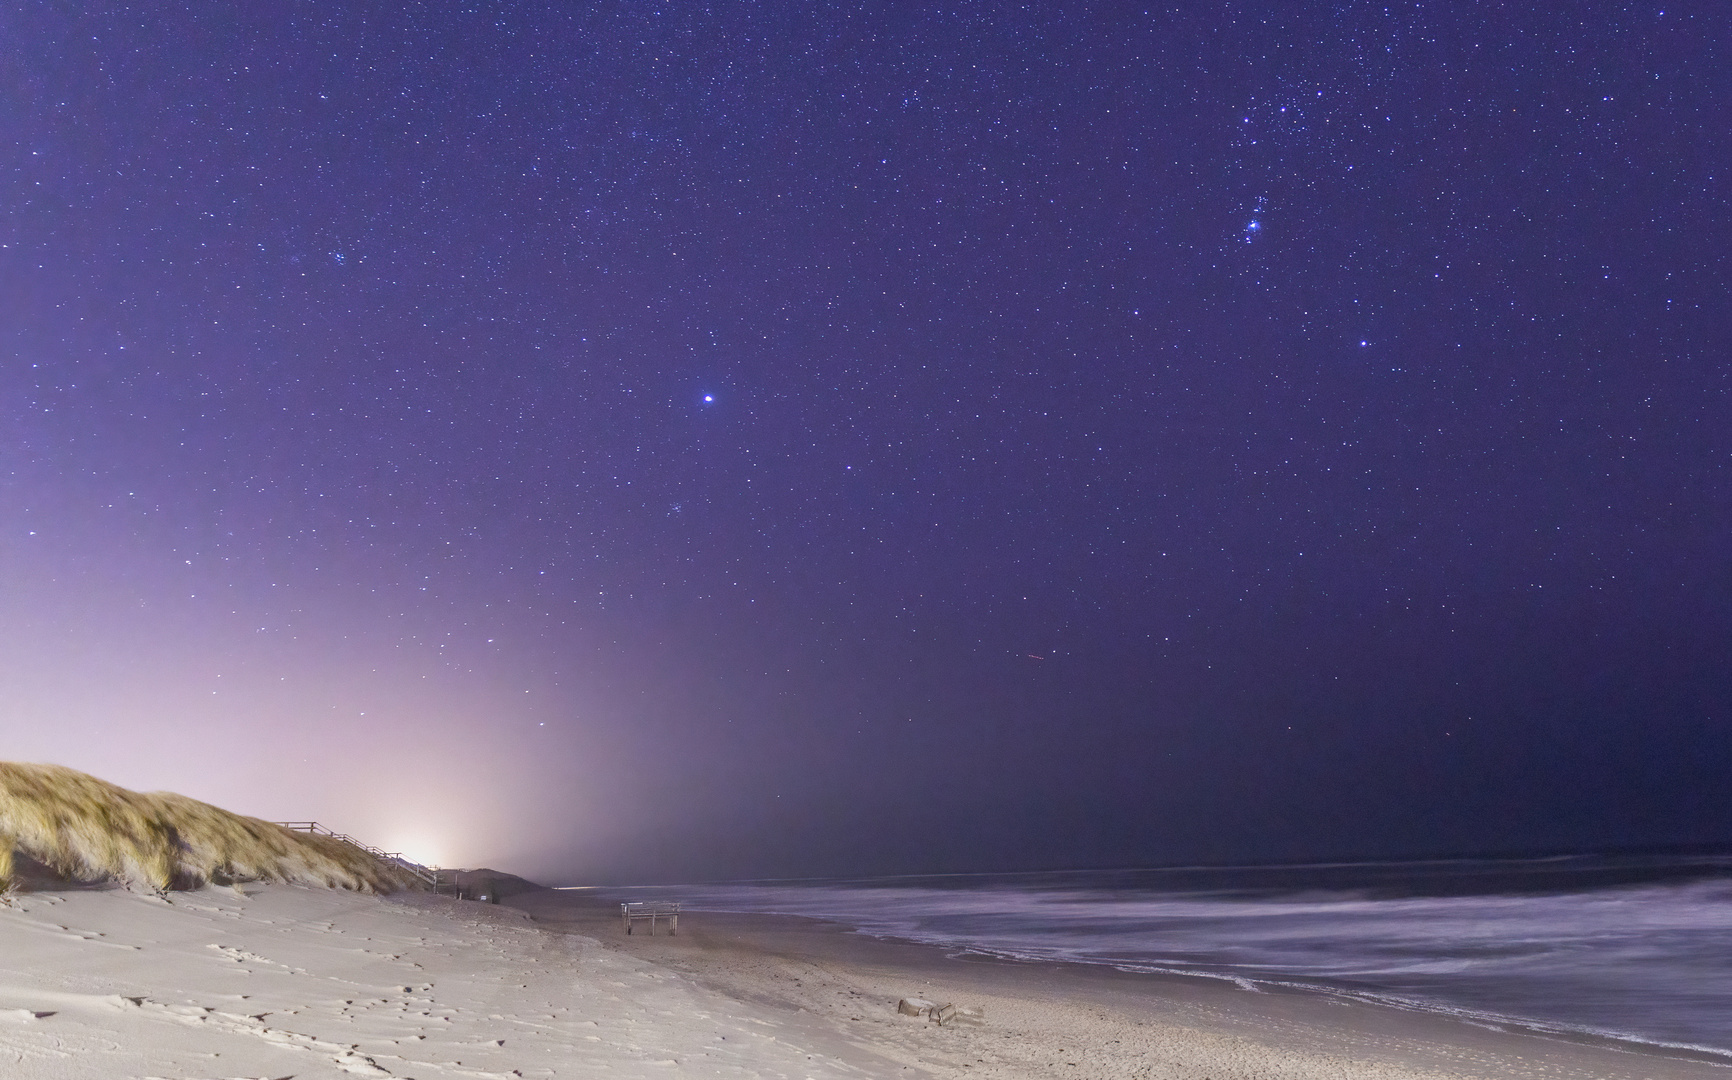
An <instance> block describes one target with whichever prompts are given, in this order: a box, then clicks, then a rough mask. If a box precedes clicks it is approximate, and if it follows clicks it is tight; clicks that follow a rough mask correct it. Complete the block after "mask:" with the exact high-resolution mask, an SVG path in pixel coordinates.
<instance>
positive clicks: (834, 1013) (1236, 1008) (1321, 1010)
mask: <svg viewBox="0 0 1732 1080" xmlns="http://www.w3.org/2000/svg"><path fill="white" fill-rule="evenodd" d="M507 903H508V904H512V905H514V906H517V907H519V908H521V909H522V910H525V911H527V912H529V913H531V914H532V915H533V917H534V918H535V919H536V920H537V922H538V924H540V925H543V926H546V927H549V928H554V929H559V930H563V931H567V932H572V933H578V934H583V935H588V936H591V937H593V938H594V939H595V940H597V941H599V942H600V943H601V944H602V946H603V947H604V948H605V949H606V950H608V951H609V952H611V953H614V954H618V955H629V956H633V957H636V958H640V959H645V960H650V961H652V962H654V963H657V964H659V965H663V966H665V967H668V968H670V969H672V970H675V971H678V972H680V973H682V974H684V975H687V976H689V977H690V978H692V979H693V980H694V981H695V982H697V983H698V984H699V985H700V986H703V987H705V988H708V989H712V990H715V991H718V992H720V993H722V994H724V995H726V996H727V997H729V998H732V999H734V1000H735V1001H738V1002H740V1003H742V1005H745V1006H748V1007H750V1008H751V1009H752V1010H753V1012H754V1014H755V1015H757V1016H759V1017H761V1018H764V1019H777V1020H780V1021H783V1022H785V1023H788V1024H790V1025H800V1024H804V1029H805V1031H806V1032H807V1034H806V1035H805V1038H806V1039H807V1045H812V1046H816V1047H821V1048H823V1050H824V1051H825V1052H827V1053H831V1054H834V1055H835V1056H836V1057H838V1058H839V1059H841V1060H844V1061H851V1062H853V1063H856V1064H859V1065H861V1067H864V1068H867V1069H868V1070H869V1071H872V1070H873V1068H874V1066H873V1064H872V1062H873V1061H874V1060H875V1059H881V1060H888V1061H891V1062H894V1063H895V1064H896V1065H897V1066H898V1067H899V1068H900V1070H901V1073H900V1074H901V1075H932V1076H942V1077H991V1078H1002V1080H1021V1078H1036V1077H1063V1076H1076V1077H1107V1078H1117V1077H1124V1078H1131V1077H1150V1078H1161V1080H1168V1078H1171V1080H1204V1078H1209V1080H1241V1078H1242V1080H1253V1078H1257V1080H1263V1078H1291V1080H1312V1078H1317V1080H1322V1078H1331V1080H1341V1078H1357V1077H1365V1078H1368V1080H1369V1078H1373V1077H1376V1078H1403V1080H1405V1078H1415V1080H1417V1078H1422V1077H1426V1078H1444V1077H1452V1078H1466V1077H1475V1078H1486V1080H1495V1078H1518V1080H1519V1078H1527V1077H1533V1078H1540V1077H1545V1078H1588V1077H1601V1078H1617V1080H1624V1078H1630V1080H1635V1078H1649V1080H1662V1078H1668V1080H1670V1078H1677V1080H1682V1078H1686V1077H1721V1078H1723V1077H1726V1076H1728V1075H1732V1070H1729V1069H1727V1068H1725V1067H1723V1066H1720V1065H1716V1064H1712V1063H1709V1062H1706V1061H1692V1060H1685V1059H1681V1058H1670V1057H1659V1056H1653V1055H1649V1054H1646V1053H1631V1052H1629V1051H1628V1050H1626V1049H1623V1048H1621V1047H1614V1046H1610V1045H1594V1044H1591V1043H1579V1042H1570V1041H1563V1040H1558V1039H1552V1038H1542V1037H1537V1036H1534V1035H1530V1034H1526V1033H1513V1032H1504V1031H1496V1030H1491V1029H1488V1028H1484V1027H1478V1026H1474V1025H1471V1024H1467V1023H1462V1022H1458V1021H1454V1020H1451V1019H1448V1018H1445V1017H1440V1016H1433V1015H1425V1014H1418V1013H1411V1012H1405V1011H1402V1010H1397V1009H1391V1008H1384V1007H1379V1006H1374V1005H1366V1004H1362V1003H1356V1002H1347V1001H1342V1000H1339V999H1334V998H1329V997H1324V996H1321V995H1316V994H1309V993H1297V992H1296V993H1254V992H1247V991H1244V990H1241V989H1238V988H1237V987H1234V986H1233V985H1231V984H1229V983H1225V982H1219V981H1215V980H1208V979H1196V978H1185V977H1180V976H1150V975H1132V974H1125V973H1120V972H1116V971H1113V970H1111V969H1107V968H1096V967H1088V966H1083V965H1074V964H1042V963H1013V962H1006V961H1001V960H995V959H990V958H986V957H980V956H951V955H948V954H947V953H946V952H945V951H944V950H941V949H938V948H935V947H932V946H927V945H920V944H914V943H907V942H896V941H884V940H878V939H874V938H869V937H865V936H863V935H860V934H855V933H851V932H848V930H847V929H846V928H845V927H841V926H838V925H835V924H832V923H826V922H822V921H818V920H812V919H803V918H798V917H792V916H762V915H734V914H706V913H694V914H690V915H687V916H684V917H682V920H681V924H680V934H679V936H678V937H669V936H658V937H654V938H651V937H646V936H642V935H641V933H634V934H633V935H632V936H630V937H627V936H625V935H624V934H623V933H622V932H621V930H620V928H619V920H618V916H617V908H615V907H614V906H613V905H611V904H608V903H605V902H602V901H600V900H599V898H590V897H588V896H586V894H584V893H582V892H574V891H544V892H537V893H530V894H525V895H523V896H518V897H514V898H511V899H509V900H507ZM905 996H919V997H922V998H925V999H927V1000H931V1001H935V1002H940V1003H943V1002H954V1003H955V1004H957V1005H959V1006H963V1007H967V1008H972V1009H977V1010H979V1011H980V1012H981V1013H982V1019H983V1021H984V1022H982V1023H978V1024H974V1023H966V1022H965V1023H952V1024H950V1025H947V1026H944V1027H940V1026H938V1025H936V1024H931V1023H926V1022H922V1021H919V1020H915V1019H910V1018H908V1017H904V1016H900V1015H898V1014H897V1013H896V1011H895V1004H896V1001H897V1000H898V999H899V998H901V997H905ZM850 1051H853V1052H854V1053H859V1054H868V1055H869V1057H865V1058H861V1057H855V1056H852V1055H851V1053H850ZM881 1075H891V1074H888V1073H882V1074H881Z"/></svg>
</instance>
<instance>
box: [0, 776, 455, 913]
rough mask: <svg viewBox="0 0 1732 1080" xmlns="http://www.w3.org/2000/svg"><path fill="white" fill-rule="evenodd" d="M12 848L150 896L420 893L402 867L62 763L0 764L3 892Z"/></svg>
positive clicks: (34, 861)
mask: <svg viewBox="0 0 1732 1080" xmlns="http://www.w3.org/2000/svg"><path fill="white" fill-rule="evenodd" d="M15 850H16V851H17V852H21V853H22V854H23V855H24V856H25V858H26V859H28V860H30V864H31V866H32V868H47V869H48V870H50V871H51V872H52V873H53V875H54V876H57V877H62V878H68V879H73V880H83V881H118V882H121V883H124V884H127V885H131V886H134V887H138V888H146V889H151V890H155V891H157V892H167V891H168V890H171V889H189V888H198V887H199V886H201V885H204V884H205V883H207V882H211V881H216V882H220V883H228V882H234V881H282V882H290V883H294V884H301V885H322V886H325V887H327V888H342V889H355V890H359V891H362V892H380V893H385V892H394V891H396V890H398V889H417V888H420V887H421V882H420V881H419V879H417V878H416V877H415V876H414V875H412V874H410V873H408V872H407V871H405V870H403V869H402V868H400V867H397V866H393V865H391V864H390V863H387V862H384V861H382V860H380V859H376V858H374V857H373V856H372V855H370V854H368V853H367V852H365V851H363V850H361V849H360V848H358V847H354V846H353V845H350V844H345V843H343V842H342V841H340V840H335V839H332V838H330V837H326V836H312V835H309V834H307V833H299V832H291V831H290V830H288V829H285V828H283V827H282V826H280V825H275V824H272V823H271V822H269V821H261V820H259V819H258V818H251V817H245V816H243V815H240V814H234V813H230V812H229V811H227V810H223V809H220V808H218V807H215V806H212V805H210V804H209V803H202V802H199V801H198V800H196V799H189V798H187V797H186V796H184V795H175V794H173V793H171V792H165V791H158V792H151V793H149V794H144V793H140V792H136V791H128V790H127V789H125V788H123V787H118V786H116V785H114V784H110V783H108V782H107V781H105V780H99V779H97V778H96V777H94V776H90V775H88V774H86V773H81V772H77V771H76V770H73V769H68V768H65V767H64V766H60V765H26V764H19V763H16V762H9V761H0V892H5V891H6V890H8V889H10V888H12V887H13V886H14V885H15V884H16V882H15V881H14V876H15V867H14V852H15Z"/></svg>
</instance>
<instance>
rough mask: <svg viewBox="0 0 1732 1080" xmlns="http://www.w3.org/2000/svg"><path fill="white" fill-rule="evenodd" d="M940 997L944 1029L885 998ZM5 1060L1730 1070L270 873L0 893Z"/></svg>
mask: <svg viewBox="0 0 1732 1080" xmlns="http://www.w3.org/2000/svg"><path fill="white" fill-rule="evenodd" d="M911 996H918V997H923V998H927V999H929V1000H932V1001H936V1002H940V1003H955V1004H956V1005H958V1006H961V1007H963V1008H965V1009H966V1010H968V1011H971V1012H974V1013H977V1014H978V1015H977V1016H974V1017H963V1018H961V1019H959V1020H956V1021H952V1022H951V1023H949V1024H946V1025H944V1026H939V1025H937V1024H933V1023H930V1022H928V1021H926V1020H924V1019H920V1018H916V1017H909V1016H903V1015H901V1014H899V1013H898V1012H897V1011H896V1003H897V1000H898V999H899V998H903V997H911ZM0 1074H3V1075H6V1076H8V1077H11V1076H18V1077H27V1078H36V1077H43V1078H62V1077H65V1078H86V1077H88V1078H97V1077H102V1078H110V1077H162V1078H176V1080H193V1078H217V1077H270V1078H287V1077H297V1078H309V1077H345V1076H371V1077H416V1078H420V1080H435V1078H444V1077H451V1078H456V1077H469V1078H474V1077H589V1076H624V1077H633V1076H667V1075H681V1076H685V1075H690V1076H701V1077H763V1078H777V1077H813V1078H822V1077H879V1076H936V1077H965V1076H966V1077H996V1078H1007V1080H1008V1078H1022V1077H1030V1078H1032V1077H1062V1076H1076V1077H1106V1078H1115V1077H1125V1078H1130V1077H1149V1078H1172V1080H1205V1078H1207V1080H1240V1078H1244V1080H1251V1078H1258V1080H1266V1078H1294V1080H1310V1078H1325V1077H1327V1078H1332V1080H1336V1078H1339V1080H1350V1078H1356V1077H1366V1078H1371V1077H1378V1078H1398V1080H1405V1078H1415V1080H1417V1078H1446V1077H1455V1078H1465V1077H1478V1078H1487V1080H1491V1078H1526V1077H1533V1078H1540V1077H1544V1078H1548V1080H1566V1078H1577V1077H1579V1078H1589V1077H1604V1078H1631V1080H1635V1078H1650V1080H1671V1078H1678V1080H1682V1078H1687V1077H1709V1076H1713V1077H1725V1076H1727V1075H1728V1070H1727V1069H1725V1068H1723V1067H1718V1066H1715V1065H1711V1064H1708V1063H1705V1062H1692V1061H1688V1060H1681V1059H1674V1058H1663V1057H1658V1056H1650V1055H1646V1054H1634V1053H1628V1052H1624V1051H1621V1050H1618V1049H1614V1048H1610V1047H1604V1046H1594V1045H1588V1044H1578V1043H1571V1042H1564V1041H1558V1040H1552V1039H1541V1038H1536V1037H1532V1036H1528V1035H1522V1034H1511V1033H1503V1032H1497V1031H1491V1030H1486V1029H1482V1028H1476V1027H1472V1026H1470V1025H1467V1024H1460V1023H1455V1022H1452V1021H1449V1020H1447V1019H1443V1018H1437V1017H1430V1016H1422V1015H1415V1014H1409V1013H1403V1012H1399V1011H1395V1010H1390V1009H1383V1008H1379V1007H1374V1006H1366V1005H1350V1004H1344V1003H1340V1002H1336V1001H1333V1000H1330V999H1327V998H1322V997H1318V996H1315V995H1308V994H1257V993H1248V992H1245V991H1242V990H1238V989H1235V988H1233V987H1231V986H1229V985H1226V984H1214V983H1210V982H1208V981H1205V980H1194V979H1184V978H1151V977H1146V976H1130V975H1123V974H1119V973H1115V972H1112V971H1107V970H1093V969H1086V968H1078V967H1075V966H1072V965H1055V964H1017V963H1005V962H1000V961H989V960H985V959H984V958H978V957H977V958H972V959H970V958H966V957H963V958H957V957H949V956H946V955H945V954H944V953H943V952H942V951H940V950H936V949H932V948H929V947H925V946H918V945H912V944H904V943H898V942H888V941H878V940H874V939H870V938H865V937H862V936H860V935H857V934H852V933H848V932H846V931H845V930H844V929H843V928H841V927H837V926H835V925H832V924H827V923H822V922H816V921H813V920H805V919H795V918H781V917H769V916H740V915H719V914H702V913H691V914H688V915H686V916H685V917H684V918H683V919H682V921H681V926H680V934H679V935H678V936H677V937H672V936H667V935H665V934H663V935H660V936H655V937H649V936H646V935H642V934H634V935H632V936H630V937H627V936H626V935H625V934H624V933H623V932H622V931H621V929H620V925H619V921H618V917H617V908H615V907H614V906H613V905H612V904H611V903H609V902H606V901H603V900H601V899H599V898H597V897H594V896H592V895H589V894H585V893H581V892H554V891H541V892H534V893H527V894H524V895H521V896H516V897H511V898H510V899H508V901H507V902H506V904H505V905H501V906H493V905H485V904H478V903H471V902H458V901H453V900H451V899H449V898H434V897H428V896H424V895H409V896H398V897H387V898H379V897H373V896H366V895H359V894H355V893H348V892H342V891H332V890H323V889H313V888H306V887H298V886H286V885H271V886H263V885H248V886H244V887H243V888H241V889H238V890H237V889H230V888H206V889H202V890H198V891H196V892H190V893H177V894H172V895H171V898H170V899H168V900H163V899H160V898H157V897H155V896H152V895H149V894H140V893H136V892H130V891H127V890H124V889H112V888H111V889H68V890H63V891H59V892H41V893H27V894H22V895H18V896H14V897H13V898H11V901H10V904H9V905H8V906H7V907H5V908H3V909H0Z"/></svg>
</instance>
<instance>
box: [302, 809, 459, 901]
mask: <svg viewBox="0 0 1732 1080" xmlns="http://www.w3.org/2000/svg"><path fill="white" fill-rule="evenodd" d="M273 824H277V825H281V826H282V827H283V828H285V829H288V830H289V831H291V832H304V833H311V834H312V835H314V836H326V837H329V838H331V839H332V840H340V841H342V842H343V843H345V844H348V845H349V846H350V847H357V848H360V849H361V850H362V851H365V852H366V853H367V854H369V855H371V856H373V857H374V858H375V859H378V860H379V861H380V862H387V863H390V864H391V865H392V866H395V867H398V868H399V869H403V870H407V871H409V872H410V873H411V874H414V875H415V876H416V877H418V878H420V879H421V880H422V881H425V882H426V883H427V884H428V885H429V886H430V887H431V888H432V889H433V891H434V892H435V893H441V892H450V893H452V894H455V893H456V892H457V879H456V878H455V877H453V876H452V871H450V870H443V869H441V868H439V867H437V866H423V865H421V864H420V863H418V862H415V861H414V860H412V859H407V858H405V857H404V856H403V853H402V852H401V851H386V850H385V849H384V848H376V847H374V846H373V845H372V844H369V843H366V842H364V841H361V840H357V839H356V838H355V837H353V836H350V835H349V834H348V833H340V832H335V831H333V830H331V829H327V828H326V827H325V826H323V825H321V824H319V823H318V822H316V821H278V822H274V823H273Z"/></svg>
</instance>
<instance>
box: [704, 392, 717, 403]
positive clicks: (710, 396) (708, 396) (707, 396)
mask: <svg viewBox="0 0 1732 1080" xmlns="http://www.w3.org/2000/svg"><path fill="white" fill-rule="evenodd" d="M714 400H716V396H715V395H714V394H705V395H704V402H705V404H708V403H709V402H712V401H714Z"/></svg>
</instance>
